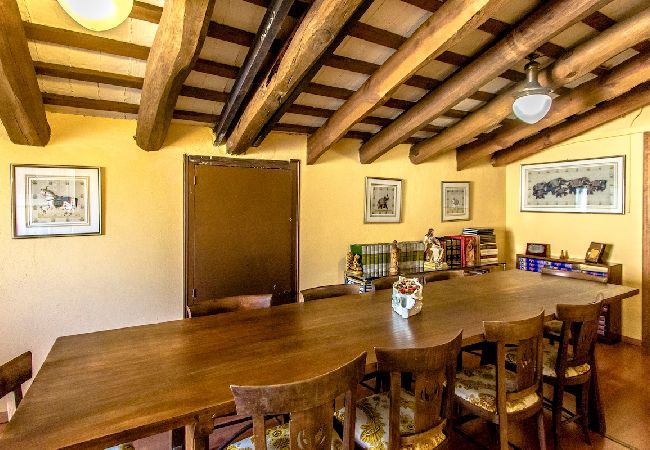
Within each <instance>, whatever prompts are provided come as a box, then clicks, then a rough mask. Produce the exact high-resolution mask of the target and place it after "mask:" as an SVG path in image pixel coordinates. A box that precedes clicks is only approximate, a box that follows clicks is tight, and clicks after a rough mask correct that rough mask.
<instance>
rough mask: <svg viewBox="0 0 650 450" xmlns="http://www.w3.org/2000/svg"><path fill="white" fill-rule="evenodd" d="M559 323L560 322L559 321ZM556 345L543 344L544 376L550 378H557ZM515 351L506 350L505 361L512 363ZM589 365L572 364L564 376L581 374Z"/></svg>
mask: <svg viewBox="0 0 650 450" xmlns="http://www.w3.org/2000/svg"><path fill="white" fill-rule="evenodd" d="M560 323H561V322H560ZM557 351H558V348H557V347H553V346H552V345H549V344H544V358H543V362H544V371H543V373H544V376H545V377H552V378H557V374H556V373H555V364H556V362H557ZM516 355H517V354H516V352H514V351H509V352H506V361H507V362H509V363H511V364H514V361H515V358H516ZM590 369H591V367H590V366H589V364H586V363H585V364H581V365H579V366H574V367H567V368H566V370H565V371H564V376H565V377H566V378H571V377H577V376H578V375H582V374H584V373H587V372H589V370H590Z"/></svg>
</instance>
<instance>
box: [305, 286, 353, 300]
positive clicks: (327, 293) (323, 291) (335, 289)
mask: <svg viewBox="0 0 650 450" xmlns="http://www.w3.org/2000/svg"><path fill="white" fill-rule="evenodd" d="M358 293H359V285H358V284H331V285H329V286H319V287H315V288H311V289H304V290H302V291H300V299H299V301H300V302H309V301H311V300H319V299H321V298H330V297H342V296H344V295H353V294H358Z"/></svg>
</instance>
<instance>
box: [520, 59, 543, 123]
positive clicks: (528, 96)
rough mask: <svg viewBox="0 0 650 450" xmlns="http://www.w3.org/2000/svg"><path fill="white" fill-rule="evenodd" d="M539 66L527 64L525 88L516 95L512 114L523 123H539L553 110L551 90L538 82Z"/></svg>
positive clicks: (533, 63) (532, 62)
mask: <svg viewBox="0 0 650 450" xmlns="http://www.w3.org/2000/svg"><path fill="white" fill-rule="evenodd" d="M538 73H539V64H537V63H536V62H535V61H531V62H530V63H528V64H526V82H525V83H524V86H523V88H522V89H521V90H520V91H519V92H517V93H516V94H515V97H516V98H515V101H514V102H513V103H512V112H513V113H515V116H517V118H519V119H520V120H521V121H523V122H526V123H530V124H533V123H537V122H539V121H540V120H542V119H543V118H544V117H545V116H546V114H547V113H548V112H549V110H550V109H551V103H552V102H553V99H552V97H551V96H550V95H549V94H550V92H551V91H550V89H548V88H544V87H542V86H541V85H540V84H539V82H538V81H537V75H538Z"/></svg>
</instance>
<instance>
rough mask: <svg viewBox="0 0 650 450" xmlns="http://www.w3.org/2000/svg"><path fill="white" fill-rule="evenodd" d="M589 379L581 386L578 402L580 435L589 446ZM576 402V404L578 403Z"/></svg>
mask: <svg viewBox="0 0 650 450" xmlns="http://www.w3.org/2000/svg"><path fill="white" fill-rule="evenodd" d="M590 381H591V379H589V380H587V382H586V383H585V384H583V385H582V389H581V390H580V391H579V392H580V395H579V397H580V398H579V399H577V400H578V401H579V404H580V411H579V412H578V413H579V414H580V425H582V433H583V434H584V436H585V442H586V443H587V444H589V445H591V437H590V436H589V382H590ZM578 401H576V403H578Z"/></svg>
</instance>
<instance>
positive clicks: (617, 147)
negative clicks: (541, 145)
mask: <svg viewBox="0 0 650 450" xmlns="http://www.w3.org/2000/svg"><path fill="white" fill-rule="evenodd" d="M644 131H650V108H648V109H647V110H645V111H644V110H642V111H637V112H635V113H633V114H630V115H628V116H626V117H624V118H622V119H619V120H617V121H614V122H611V123H608V124H606V125H604V126H602V127H600V128H597V129H595V130H592V131H591V132H589V133H585V134H584V135H582V136H579V137H577V138H574V139H572V140H570V141H567V142H565V143H563V144H560V145H557V146H555V147H553V148H550V149H549V150H547V151H545V152H542V153H540V154H538V155H535V156H533V157H530V158H527V159H524V160H522V161H519V162H518V163H516V164H511V165H509V166H508V167H507V168H506V228H507V235H508V236H507V242H508V243H509V245H510V247H509V248H508V256H509V259H510V262H511V263H514V260H515V254H516V253H523V252H524V250H525V247H526V243H527V242H544V243H549V244H551V253H552V254H553V255H559V254H560V250H568V252H569V256H570V257H574V258H583V257H584V254H585V253H586V250H587V247H589V243H590V242H591V241H595V242H604V243H607V244H611V245H612V247H611V255H610V258H609V261H610V262H617V263H622V264H623V283H624V284H626V285H629V286H635V287H640V286H641V230H642V201H643V197H642V195H643V191H642V176H643V159H642V158H643V140H642V139H643V132H644ZM616 155H625V157H626V187H627V192H626V202H625V204H626V206H625V214H624V215H613V214H603V215H598V214H560V213H531V212H520V211H519V199H520V197H519V180H520V175H519V171H520V164H528V163H540V162H553V161H562V160H566V159H581V158H596V157H600V156H616ZM623 334H624V335H625V336H629V337H632V338H635V339H641V298H640V296H636V297H634V298H631V299H627V300H624V301H623Z"/></svg>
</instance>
